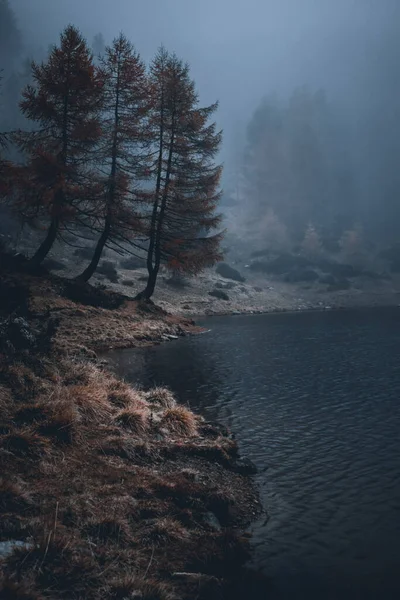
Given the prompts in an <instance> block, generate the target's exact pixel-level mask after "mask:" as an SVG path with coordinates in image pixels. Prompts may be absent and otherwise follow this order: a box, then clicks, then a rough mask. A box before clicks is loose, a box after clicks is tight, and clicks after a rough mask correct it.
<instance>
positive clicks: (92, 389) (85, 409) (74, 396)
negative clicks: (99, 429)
mask: <svg viewBox="0 0 400 600" xmlns="http://www.w3.org/2000/svg"><path fill="white" fill-rule="evenodd" d="M60 398H61V399H62V400H63V401H64V402H66V403H67V402H68V403H69V402H71V403H72V404H73V405H75V406H76V407H77V408H78V411H79V413H80V414H81V416H82V417H83V419H84V420H85V421H86V422H93V421H97V422H99V421H101V422H107V421H108V420H109V419H110V417H111V414H112V407H111V405H110V403H109V402H108V395H107V390H105V389H104V387H103V386H102V385H101V382H100V384H99V383H96V384H95V383H93V384H91V385H71V386H69V387H68V388H66V389H65V390H62V392H61V394H60Z"/></svg>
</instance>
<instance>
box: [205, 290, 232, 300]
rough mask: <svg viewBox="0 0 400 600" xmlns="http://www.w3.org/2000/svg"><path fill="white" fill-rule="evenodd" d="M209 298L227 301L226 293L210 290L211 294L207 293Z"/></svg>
mask: <svg viewBox="0 0 400 600" xmlns="http://www.w3.org/2000/svg"><path fill="white" fill-rule="evenodd" d="M208 295H209V296H213V297H214V298H218V299H219V300H226V301H227V300H229V299H230V298H229V296H228V294H227V293H226V292H223V291H222V290H212V291H211V292H208Z"/></svg>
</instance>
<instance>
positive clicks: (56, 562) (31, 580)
mask: <svg viewBox="0 0 400 600" xmlns="http://www.w3.org/2000/svg"><path fill="white" fill-rule="evenodd" d="M0 270H1V271H2V273H1V275H2V278H1V286H2V290H1V291H2V292H3V295H2V313H0V316H1V314H3V316H5V315H6V314H7V310H6V305H7V304H8V299H10V300H11V301H12V303H13V302H14V300H15V299H18V302H19V304H20V306H19V311H18V312H17V314H15V315H14V317H12V318H10V319H9V320H8V321H4V320H3V323H2V325H1V327H3V329H2V330H1V335H0V342H1V345H0V354H1V352H3V355H2V357H1V361H0V364H1V367H0V400H1V404H2V418H1V421H2V422H1V423H0V426H1V431H0V463H1V467H2V472H3V473H8V474H9V476H8V477H7V479H4V480H0V497H1V500H2V508H3V517H4V518H3V521H2V525H1V527H0V555H2V554H3V559H4V560H3V565H2V571H1V573H0V575H1V577H0V590H1V591H2V593H3V594H5V595H7V594H14V595H15V594H17V595H18V594H20V597H23V594H30V596H29V597H30V598H32V599H35V600H36V598H39V597H40V598H41V597H42V595H43V594H44V596H45V597H49V596H47V592H46V590H47V589H50V590H51V592H50V594H51V595H50V597H51V598H58V597H64V596H65V593H67V594H69V595H74V594H75V595H79V596H80V597H84V598H90V599H92V598H93V599H94V600H97V599H99V600H100V598H101V599H103V598H110V600H111V599H114V598H116V597H123V596H128V595H132V594H139V595H140V597H143V598H146V597H147V596H149V597H152V598H153V597H154V598H160V599H161V600H164V599H165V600H169V598H172V597H174V598H177V599H182V600H189V599H191V598H193V597H194V595H196V597H198V598H203V599H204V600H206V599H208V598H210V597H211V596H212V595H213V594H216V593H220V592H222V591H223V592H224V593H225V594H226V597H235V593H237V597H238V598H239V597H241V594H242V593H243V588H242V587H241V586H242V585H243V586H244V587H246V586H247V585H248V584H249V581H250V579H251V578H252V577H253V576H252V575H249V572H248V571H247V569H246V567H245V564H246V562H247V560H248V559H249V558H250V549H249V539H248V536H247V534H246V533H245V532H246V529H247V527H248V526H249V525H250V524H251V523H252V522H254V521H255V520H256V518H257V517H258V516H259V515H260V514H261V513H262V507H261V505H260V501H259V496H258V492H257V490H256V488H255V484H254V481H253V479H252V474H253V473H254V469H253V466H252V465H251V464H248V463H247V462H246V461H243V460H242V459H241V458H240V455H239V450H238V446H237V444H236V442H235V441H234V440H233V439H232V436H231V435H230V433H229V431H228V430H226V429H225V428H224V427H222V426H220V425H218V424H210V423H208V422H206V421H205V420H204V419H203V417H201V416H200V415H197V414H195V413H192V412H191V411H189V410H188V409H186V408H185V407H183V406H182V405H180V404H179V402H178V401H179V399H175V398H174V397H173V395H172V394H171V392H170V391H169V390H165V389H162V388H155V389H149V390H146V391H143V390H138V389H136V388H135V387H132V385H129V384H127V383H125V382H124V381H123V380H122V379H118V378H117V377H116V376H115V375H114V374H113V373H112V372H111V371H110V369H109V368H107V367H106V366H105V365H104V364H103V363H102V361H101V357H99V356H98V355H97V353H100V352H101V349H102V348H104V347H105V348H106V349H107V350H109V349H110V348H112V349H113V350H115V349H116V348H122V347H124V348H134V347H141V346H144V345H150V344H153V343H161V342H164V341H167V339H177V338H178V337H179V336H183V335H190V334H193V333H200V331H201V328H199V327H198V326H196V325H195V324H194V323H193V321H191V320H190V319H187V318H183V317H178V316H176V315H168V314H166V313H165V311H163V310H162V309H160V308H159V307H157V306H155V305H146V306H143V305H138V304H137V303H134V302H133V301H132V300H130V299H129V298H126V297H121V296H118V294H116V293H115V292H111V291H109V290H104V289H103V290H96V289H94V288H93V287H92V286H84V287H82V288H79V289H78V288H77V287H76V286H75V284H71V283H70V282H67V281H66V280H63V279H62V278H60V277H57V276H53V275H51V274H48V273H47V274H46V272H43V271H42V272H40V273H36V274H35V273H31V272H27V271H26V269H25V267H24V265H23V264H22V265H21V264H19V265H17V264H15V261H14V262H13V261H11V263H9V264H8V266H7V265H5V264H4V261H3V262H2V264H1V269H0ZM6 291H7V293H6V294H5V295H4V292H6ZM77 294H78V295H79V294H81V295H82V297H81V300H82V299H83V300H84V301H85V304H82V303H81V302H79V301H78V300H77ZM95 305H97V306H95ZM0 321H1V319H0ZM1 327H0V329H1ZM111 334H112V335H113V339H112V342H111V343H110V342H109V339H108V336H110V335H111ZM49 335H50V337H52V343H51V344H50V343H49V339H48V337H49ZM105 340H108V343H107V344H105V343H104V342H105ZM7 348H8V350H7V351H6V353H4V352H5V349H7ZM37 565H41V567H40V569H38V568H37ZM78 573H79V575H78ZM82 574H84V577H82ZM249 577H250V579H249ZM255 577H257V576H255ZM95 582H96V583H95ZM240 589H241V590H242V591H241V592H239V590H240ZM122 590H123V592H122ZM121 593H122V594H123V595H122V596H120V595H118V594H121ZM116 594H117V595H116Z"/></svg>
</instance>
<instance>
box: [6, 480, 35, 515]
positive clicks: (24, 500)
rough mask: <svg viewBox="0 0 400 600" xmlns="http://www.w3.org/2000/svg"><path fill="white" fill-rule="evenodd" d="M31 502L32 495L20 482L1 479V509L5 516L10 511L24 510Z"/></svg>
mask: <svg viewBox="0 0 400 600" xmlns="http://www.w3.org/2000/svg"><path fill="white" fill-rule="evenodd" d="M31 503H32V499H31V496H30V495H29V494H28V492H27V491H26V489H25V488H24V487H23V486H22V485H21V483H20V482H16V481H9V480H6V479H4V478H1V479H0V511H1V513H2V514H3V516H4V514H5V513H9V512H15V511H17V512H18V511H21V512H23V511H25V510H26V509H27V508H28V507H29V506H30V505H31Z"/></svg>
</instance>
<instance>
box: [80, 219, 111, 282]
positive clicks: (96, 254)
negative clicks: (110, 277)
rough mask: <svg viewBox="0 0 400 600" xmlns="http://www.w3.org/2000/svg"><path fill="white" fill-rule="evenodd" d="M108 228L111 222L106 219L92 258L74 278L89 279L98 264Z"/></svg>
mask: <svg viewBox="0 0 400 600" xmlns="http://www.w3.org/2000/svg"><path fill="white" fill-rule="evenodd" d="M110 228H111V224H110V222H109V220H108V219H106V223H105V226H104V231H103V233H102V234H101V236H100V238H99V241H98V242H97V245H96V248H95V250H94V253H93V256H92V260H91V261H90V263H89V264H88V266H87V267H86V269H85V270H84V271H83V273H81V274H80V275H78V277H77V278H76V279H77V280H78V281H84V282H86V281H89V279H90V278H91V277H92V275H93V273H94V272H95V271H96V269H97V265H98V264H99V261H100V258H101V255H102V253H103V250H104V246H105V245H106V243H107V240H108V237H109V235H110Z"/></svg>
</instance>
